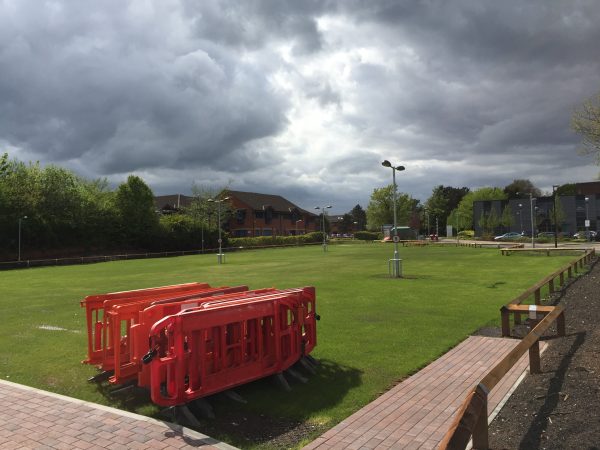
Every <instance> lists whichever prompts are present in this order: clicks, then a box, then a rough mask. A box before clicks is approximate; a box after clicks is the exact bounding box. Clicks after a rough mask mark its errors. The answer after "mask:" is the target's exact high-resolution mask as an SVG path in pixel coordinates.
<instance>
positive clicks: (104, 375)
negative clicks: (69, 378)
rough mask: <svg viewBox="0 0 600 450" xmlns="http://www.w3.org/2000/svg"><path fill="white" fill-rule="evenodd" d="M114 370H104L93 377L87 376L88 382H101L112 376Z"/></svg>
mask: <svg viewBox="0 0 600 450" xmlns="http://www.w3.org/2000/svg"><path fill="white" fill-rule="evenodd" d="M114 373H115V372H114V370H105V371H104V372H100V373H99V374H96V375H94V376H93V377H90V378H88V382H90V383H101V382H103V381H106V380H108V379H109V378H110V377H112V376H113V374H114Z"/></svg>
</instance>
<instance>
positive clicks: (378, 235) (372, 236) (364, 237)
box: [354, 231, 383, 241]
mask: <svg viewBox="0 0 600 450" xmlns="http://www.w3.org/2000/svg"><path fill="white" fill-rule="evenodd" d="M354 239H358V240H360V241H380V240H382V239H383V233H382V232H380V231H357V232H356V233H354Z"/></svg>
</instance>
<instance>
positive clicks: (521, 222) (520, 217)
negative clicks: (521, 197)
mask: <svg viewBox="0 0 600 450" xmlns="http://www.w3.org/2000/svg"><path fill="white" fill-rule="evenodd" d="M522 212H523V204H522V203H519V222H520V224H521V234H523V214H521V213H522Z"/></svg>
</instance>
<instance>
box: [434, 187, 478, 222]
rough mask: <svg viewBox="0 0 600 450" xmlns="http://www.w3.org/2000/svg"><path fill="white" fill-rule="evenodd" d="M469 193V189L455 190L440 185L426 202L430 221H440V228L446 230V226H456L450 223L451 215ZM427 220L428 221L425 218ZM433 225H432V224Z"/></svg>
mask: <svg viewBox="0 0 600 450" xmlns="http://www.w3.org/2000/svg"><path fill="white" fill-rule="evenodd" d="M468 192H469V188H467V187H462V188H454V187H451V186H443V185H441V184H440V185H439V186H436V187H435V188H434V189H433V192H432V193H431V197H429V199H427V201H426V202H425V209H424V210H425V213H427V212H428V213H429V216H430V220H434V219H435V218H437V219H438V228H440V229H442V230H444V229H445V228H446V225H447V224H448V225H455V224H454V222H451V221H448V216H449V215H450V213H451V212H452V211H453V210H454V209H455V208H456V207H458V205H459V203H460V201H461V200H462V199H463V197H464V196H465V195H467V193H468ZM425 220H427V219H426V218H425ZM430 225H431V223H430Z"/></svg>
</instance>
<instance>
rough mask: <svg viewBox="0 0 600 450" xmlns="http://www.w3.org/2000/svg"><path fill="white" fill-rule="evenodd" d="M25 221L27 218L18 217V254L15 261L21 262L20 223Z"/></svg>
mask: <svg viewBox="0 0 600 450" xmlns="http://www.w3.org/2000/svg"><path fill="white" fill-rule="evenodd" d="M25 219H27V216H23V217H19V254H18V259H17V261H21V223H22V222H23V220H25Z"/></svg>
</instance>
